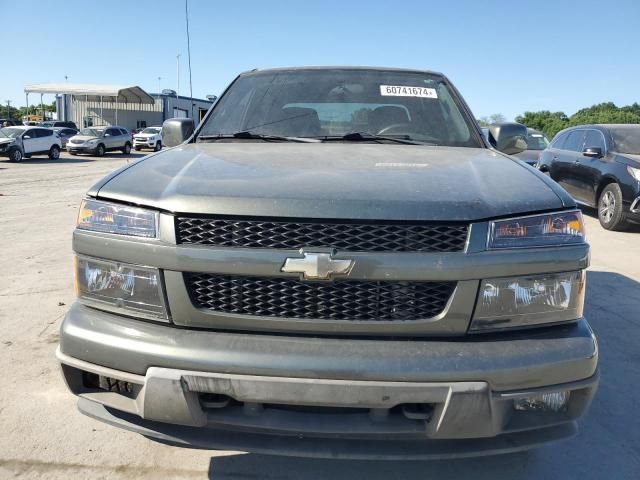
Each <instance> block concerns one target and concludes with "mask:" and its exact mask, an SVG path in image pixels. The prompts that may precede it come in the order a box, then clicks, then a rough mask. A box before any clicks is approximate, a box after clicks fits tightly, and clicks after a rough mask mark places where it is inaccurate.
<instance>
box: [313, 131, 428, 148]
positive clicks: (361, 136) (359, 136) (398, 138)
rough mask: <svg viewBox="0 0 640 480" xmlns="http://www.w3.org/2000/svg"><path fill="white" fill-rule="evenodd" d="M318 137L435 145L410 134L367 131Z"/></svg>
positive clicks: (328, 140)
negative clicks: (376, 133)
mask: <svg viewBox="0 0 640 480" xmlns="http://www.w3.org/2000/svg"><path fill="white" fill-rule="evenodd" d="M318 138H320V139H322V140H323V141H325V142H332V141H333V142H335V141H343V142H370V141H387V142H395V143H402V144H405V145H435V144H434V143H426V142H420V141H418V140H413V139H412V138H411V137H410V136H409V135H375V134H372V133H366V132H351V133H347V134H345V135H342V136H340V135H336V136H326V137H318Z"/></svg>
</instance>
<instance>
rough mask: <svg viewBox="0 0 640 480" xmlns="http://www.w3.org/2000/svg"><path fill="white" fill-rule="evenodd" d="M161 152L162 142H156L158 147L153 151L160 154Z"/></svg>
mask: <svg viewBox="0 0 640 480" xmlns="http://www.w3.org/2000/svg"><path fill="white" fill-rule="evenodd" d="M160 150H162V144H161V143H160V142H156V146H155V148H154V149H153V151H154V152H159V151H160Z"/></svg>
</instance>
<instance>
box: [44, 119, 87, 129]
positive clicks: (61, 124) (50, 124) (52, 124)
mask: <svg viewBox="0 0 640 480" xmlns="http://www.w3.org/2000/svg"><path fill="white" fill-rule="evenodd" d="M40 126H42V127H47V128H56V127H64V128H73V129H74V130H78V126H77V125H76V124H75V122H63V121H59V120H53V121H47V122H42V123H41V125H40Z"/></svg>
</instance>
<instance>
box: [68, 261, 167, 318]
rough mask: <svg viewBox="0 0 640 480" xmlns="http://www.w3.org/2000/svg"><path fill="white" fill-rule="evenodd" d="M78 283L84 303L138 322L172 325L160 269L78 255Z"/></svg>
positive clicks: (77, 291) (78, 290) (78, 293)
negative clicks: (169, 321) (136, 319)
mask: <svg viewBox="0 0 640 480" xmlns="http://www.w3.org/2000/svg"><path fill="white" fill-rule="evenodd" d="M75 279H76V282H75V284H76V293H77V295H78V299H79V300H80V302H81V303H84V304H86V305H89V306H92V307H94V308H98V309H101V310H107V311H111V312H115V313H122V314H124V315H131V316H134V317H138V318H147V319H150V320H159V321H168V314H167V307H166V305H165V301H164V292H163V290H162V278H161V275H160V271H159V270H158V269H157V268H153V267H144V266H141V265H131V264H128V263H122V262H115V261H112V260H102V259H98V258H92V257H87V256H84V255H78V256H77V257H76V268H75Z"/></svg>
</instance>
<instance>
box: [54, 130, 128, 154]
mask: <svg viewBox="0 0 640 480" xmlns="http://www.w3.org/2000/svg"><path fill="white" fill-rule="evenodd" d="M113 150H120V151H121V152H122V153H124V154H126V155H128V154H129V153H131V133H130V132H129V131H128V130H127V129H126V128H124V127H118V126H110V127H106V126H103V127H89V128H83V129H82V130H80V133H79V134H78V135H76V136H74V137H71V138H70V139H69V142H68V143H67V151H68V152H69V153H70V154H71V155H77V154H78V153H91V154H94V155H96V156H98V157H102V156H103V155H104V154H105V152H109V151H113Z"/></svg>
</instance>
